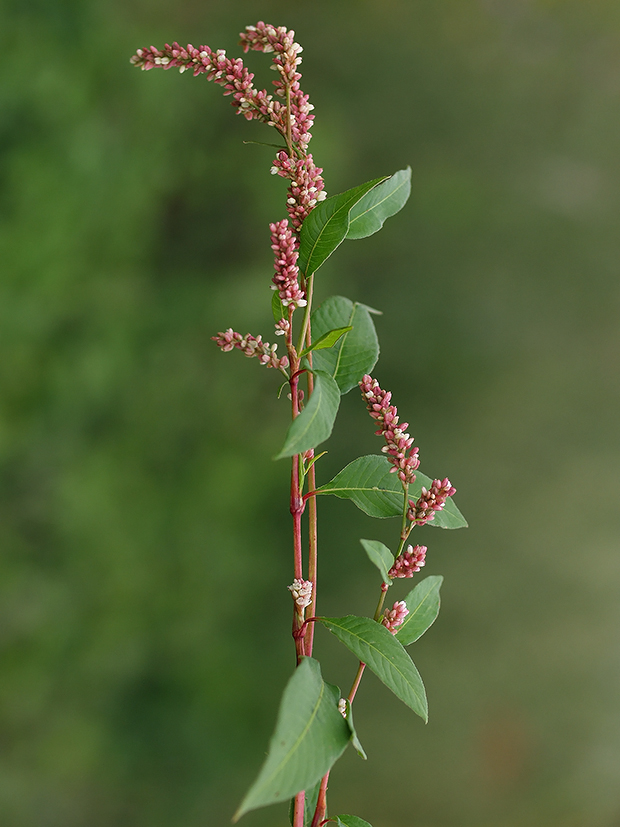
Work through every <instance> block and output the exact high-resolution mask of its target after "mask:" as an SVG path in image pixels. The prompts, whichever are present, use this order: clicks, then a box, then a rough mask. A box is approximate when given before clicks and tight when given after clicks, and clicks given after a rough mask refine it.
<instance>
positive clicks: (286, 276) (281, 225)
mask: <svg viewBox="0 0 620 827" xmlns="http://www.w3.org/2000/svg"><path fill="white" fill-rule="evenodd" d="M269 229H270V230H271V249H272V250H273V252H274V253H275V264H274V267H275V271H276V273H275V275H274V277H273V279H272V281H273V283H274V285H275V289H277V291H278V294H279V296H280V301H281V302H282V304H283V305H284V307H288V306H289V305H290V306H291V307H293V308H296V307H305V306H306V305H307V304H308V302H307V300H306V298H305V294H304V291H303V290H302V289H301V287H300V286H299V268H298V267H297V258H298V256H299V253H298V252H297V249H298V241H297V238H296V237H295V236H294V235H293V231H292V230H291V229H290V227H289V226H288V221H287V220H286V218H284V219H283V220H282V221H278V222H276V223H275V224H270V225H269Z"/></svg>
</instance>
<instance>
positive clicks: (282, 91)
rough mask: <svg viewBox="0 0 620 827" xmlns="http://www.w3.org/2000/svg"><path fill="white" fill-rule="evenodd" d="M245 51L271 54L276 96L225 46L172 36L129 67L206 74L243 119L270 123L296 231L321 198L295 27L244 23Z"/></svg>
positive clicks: (275, 171) (142, 53) (277, 171)
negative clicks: (281, 144)
mask: <svg viewBox="0 0 620 827" xmlns="http://www.w3.org/2000/svg"><path fill="white" fill-rule="evenodd" d="M240 43H241V45H242V47H243V50H244V51H245V52H248V51H250V50H253V51H260V52H265V53H271V54H272V55H273V63H272V68H273V69H275V70H276V71H277V72H278V74H279V78H278V79H277V80H275V81H274V82H273V85H274V86H275V97H274V95H270V94H269V93H268V92H267V90H266V89H260V90H259V89H256V88H255V87H254V84H253V80H254V75H253V73H252V72H250V71H248V69H247V68H246V66H245V65H244V63H243V60H242V59H241V58H234V59H232V58H229V57H227V56H226V51H225V50H224V49H218V50H217V51H213V50H212V49H211V48H210V46H197V47H196V46H193V45H192V44H191V43H188V44H187V46H181V45H180V44H179V43H177V42H176V41H175V42H174V43H172V44H169V43H166V44H165V45H164V47H163V48H161V49H157V48H156V47H155V46H148V47H145V48H142V49H138V51H137V52H136V54H135V55H133V57H132V58H131V62H132V63H133V64H134V66H137V67H139V68H141V69H145V70H149V69H155V68H157V67H160V68H163V69H173V68H178V70H179V71H180V72H185V71H188V70H189V71H191V72H192V73H193V74H194V76H196V75H200V74H206V76H207V80H212V81H213V82H214V83H217V84H219V85H220V86H223V87H224V94H225V95H231V96H232V100H231V103H232V105H233V106H234V107H235V109H236V110H237V114H239V115H243V117H244V118H246V120H248V121H251V120H258V121H261V122H262V123H265V124H267V125H268V126H272V127H274V128H275V129H276V130H277V131H278V132H279V133H280V135H281V136H282V137H283V138H284V140H285V141H286V144H287V149H282V150H281V151H280V152H278V154H277V156H276V158H275V160H274V162H273V166H272V168H271V172H272V173H273V174H274V175H280V176H281V177H283V178H287V179H288V180H290V182H291V184H290V186H289V190H288V198H287V211H288V214H289V217H290V219H291V225H292V227H293V230H294V231H295V233H299V230H300V228H301V224H302V222H303V220H304V219H305V218H306V217H307V215H308V214H309V213H310V211H311V210H312V209H313V207H314V206H316V204H317V203H318V202H319V201H322V200H324V199H325V197H326V195H327V193H326V192H325V189H324V183H323V179H322V177H321V173H322V172H323V170H322V169H321V168H320V167H317V166H316V164H315V163H314V160H313V158H312V155H311V154H309V153H308V151H307V150H308V144H309V142H310V139H311V138H312V133H311V132H310V129H311V127H312V124H313V122H314V115H313V114H312V110H313V109H314V107H313V106H312V104H311V103H310V102H309V100H308V95H306V94H304V93H303V91H302V89H301V87H300V85H299V81H300V79H301V73H300V72H299V71H298V66H299V64H300V63H301V57H300V56H299V55H300V52H301V51H302V47H301V46H300V45H299V43H296V42H295V32H294V31H292V30H290V31H289V30H287V29H286V27H284V26H279V27H276V26H271V25H270V24H268V23H263V22H262V21H259V22H258V23H257V24H256V26H247V27H246V29H245V31H243V32H241V34H240Z"/></svg>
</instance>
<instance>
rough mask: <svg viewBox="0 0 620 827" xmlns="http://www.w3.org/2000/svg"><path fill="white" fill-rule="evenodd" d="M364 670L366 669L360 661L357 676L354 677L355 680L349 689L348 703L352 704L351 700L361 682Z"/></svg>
mask: <svg viewBox="0 0 620 827" xmlns="http://www.w3.org/2000/svg"><path fill="white" fill-rule="evenodd" d="M364 669H366V664H365V663H362V662H361V661H360V665H359V667H358V669H357V675H356V676H355V680H354V681H353V686H352V687H351V691H350V692H349V696H348V697H349V703H353V699H354V698H355V695H356V693H357V690H358V687H359V685H360V682H361V680H362V675H363V674H364Z"/></svg>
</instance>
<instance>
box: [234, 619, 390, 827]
mask: <svg viewBox="0 0 620 827" xmlns="http://www.w3.org/2000/svg"><path fill="white" fill-rule="evenodd" d="M388 634H389V632H388ZM339 698H340V690H339V689H338V687H335V686H330V685H329V684H327V683H325V682H324V681H323V678H322V677H321V667H320V666H319V663H318V661H316V660H314V659H313V658H304V659H303V660H302V662H301V664H300V665H299V666H298V667H297V669H296V670H295V672H294V673H293V676H292V677H291V679H290V680H289V682H288V684H287V685H286V688H285V690H284V694H283V696H282V701H281V703H280V710H279V712H278V720H277V723H276V728H275V732H274V734H273V736H272V738H271V742H270V744H269V752H268V754H267V759H266V761H265V763H264V764H263V767H262V769H261V771H260V772H259V774H258V778H257V779H256V781H255V782H254V783H253V784H252V786H251V787H250V789H249V790H248V792H247V794H246V796H245V798H244V799H243V801H242V802H241V804H240V806H239V809H238V810H237V812H236V813H235V815H234V817H233V821H238V820H239V819H240V818H241V816H242V815H244V814H245V813H247V812H249V811H250V810H255V809H256V808H257V807H265V806H266V805H267V804H276V803H278V802H280V801H286V799H288V798H291V797H292V796H294V795H297V793H298V792H299V791H300V790H306V789H310V788H312V787H314V785H315V784H316V783H317V781H320V779H321V778H322V777H323V776H324V775H325V773H326V772H328V770H330V769H331V767H332V766H333V765H334V763H335V762H336V761H337V760H338V758H340V756H341V755H342V753H343V752H344V750H345V748H346V746H347V744H348V743H349V740H350V738H351V730H350V728H349V726H348V724H347V722H346V721H345V720H344V718H343V717H342V715H341V714H340V712H339V711H338V700H339Z"/></svg>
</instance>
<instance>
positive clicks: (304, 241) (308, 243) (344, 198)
mask: <svg viewBox="0 0 620 827" xmlns="http://www.w3.org/2000/svg"><path fill="white" fill-rule="evenodd" d="M385 178H386V176H385V175H384V176H382V177H381V178H375V179H374V180H373V181H368V182H367V183H365V184H360V186H359V187H354V188H353V189H350V190H347V191H346V192H343V193H340V195H332V197H331V198H326V199H325V201H320V202H319V203H318V204H317V205H316V207H315V208H314V209H313V210H312V212H311V213H310V215H309V216H308V217H307V218H306V220H305V221H304V223H303V224H302V225H301V232H300V234H299V258H298V260H297V265H298V267H299V269H300V271H301V272H302V273H303V274H304V275H305V276H311V275H312V273H314V272H316V271H317V270H318V269H319V267H320V266H321V264H323V262H324V261H326V260H327V259H328V258H329V257H330V256H331V254H332V253H333V252H334V250H335V249H336V248H337V247H339V246H340V245H341V244H342V242H343V241H344V240H345V238H346V235H347V232H348V230H349V213H350V212H351V208H352V207H354V206H355V204H357V202H358V201H359V200H360V198H363V197H364V196H365V195H366V193H367V192H369V191H370V190H371V189H372V188H373V187H376V186H377V184H380V183H381V182H382V181H385Z"/></svg>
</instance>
